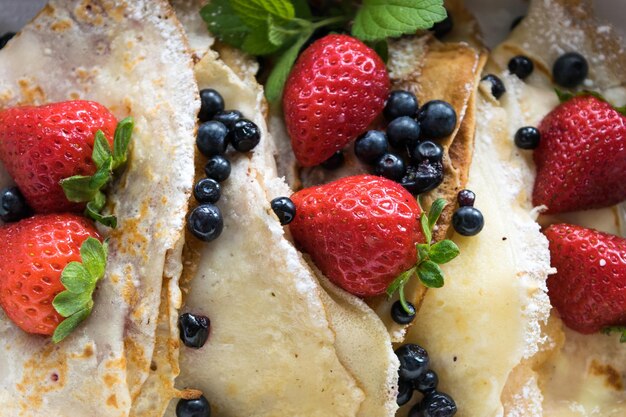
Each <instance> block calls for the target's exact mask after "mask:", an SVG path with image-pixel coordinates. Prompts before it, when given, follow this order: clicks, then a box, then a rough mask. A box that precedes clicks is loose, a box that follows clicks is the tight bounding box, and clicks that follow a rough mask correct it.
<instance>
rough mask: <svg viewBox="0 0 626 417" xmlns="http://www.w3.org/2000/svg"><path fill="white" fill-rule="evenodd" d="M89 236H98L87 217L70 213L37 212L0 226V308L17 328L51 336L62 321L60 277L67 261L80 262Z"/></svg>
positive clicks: (91, 265)
mask: <svg viewBox="0 0 626 417" xmlns="http://www.w3.org/2000/svg"><path fill="white" fill-rule="evenodd" d="M89 237H93V238H95V239H99V236H98V233H97V231H96V229H95V228H94V226H93V224H92V223H91V221H89V220H87V219H85V218H83V217H80V216H77V215H75V214H44V215H36V216H34V217H31V218H28V219H24V220H21V221H20V222H18V223H11V224H7V225H5V226H2V227H0V241H2V245H0V265H2V268H1V269H0V307H2V309H3V310H4V311H5V313H6V314H7V316H8V317H9V318H10V319H11V320H12V321H13V322H14V323H15V324H16V325H17V326H19V327H20V328H21V329H22V330H24V331H26V332H28V333H34V334H42V335H52V334H53V333H54V332H55V329H56V328H57V326H59V323H61V322H62V321H63V316H62V315H61V314H59V312H57V309H56V307H57V300H55V297H56V296H57V295H58V294H59V293H62V292H63V291H64V290H65V289H66V288H65V287H64V283H66V281H65V280H64V283H62V282H61V276H62V274H65V272H63V271H64V268H66V266H67V265H68V264H69V263H70V262H80V261H81V259H82V258H81V245H83V243H84V242H86V241H87V239H88V238H89ZM98 244H99V243H98ZM83 260H84V259H83ZM93 265H94V264H93V262H91V263H90V264H89V265H87V264H86V266H87V269H92V268H93ZM70 281H71V279H70ZM85 282H87V281H81V283H80V284H81V285H83V286H85ZM53 300H54V304H55V305H53ZM85 302H87V301H85ZM61 311H63V310H61ZM65 315H66V316H69V315H70V314H65Z"/></svg>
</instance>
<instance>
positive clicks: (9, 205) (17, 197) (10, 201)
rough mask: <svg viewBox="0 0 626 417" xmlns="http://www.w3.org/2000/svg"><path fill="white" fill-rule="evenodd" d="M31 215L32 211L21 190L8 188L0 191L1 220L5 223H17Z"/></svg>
mask: <svg viewBox="0 0 626 417" xmlns="http://www.w3.org/2000/svg"><path fill="white" fill-rule="evenodd" d="M30 213H31V210H30V208H29V207H28V205H27V204H26V200H25V199H24V196H23V195H22V193H21V192H20V190H19V188H17V187H8V188H3V189H2V191H0V219H1V220H2V221H3V222H5V223H9V222H16V221H18V220H22V219H23V218H26V217H28V216H30Z"/></svg>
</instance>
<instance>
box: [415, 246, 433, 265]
mask: <svg viewBox="0 0 626 417" xmlns="http://www.w3.org/2000/svg"><path fill="white" fill-rule="evenodd" d="M428 252H430V245H429V244H427V243H418V244H417V262H418V263H419V262H421V261H426V260H428Z"/></svg>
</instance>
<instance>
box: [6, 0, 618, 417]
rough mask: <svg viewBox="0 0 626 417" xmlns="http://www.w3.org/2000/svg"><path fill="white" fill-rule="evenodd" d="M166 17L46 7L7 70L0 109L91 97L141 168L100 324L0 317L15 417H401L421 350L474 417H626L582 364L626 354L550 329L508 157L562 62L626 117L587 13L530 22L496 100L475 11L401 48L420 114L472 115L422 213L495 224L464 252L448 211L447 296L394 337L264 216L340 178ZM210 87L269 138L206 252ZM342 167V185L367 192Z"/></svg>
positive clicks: (120, 192) (116, 188) (451, 143)
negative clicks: (44, 332)
mask: <svg viewBox="0 0 626 417" xmlns="http://www.w3.org/2000/svg"><path fill="white" fill-rule="evenodd" d="M172 3H173V8H172V7H171V6H170V5H169V4H167V3H166V2H164V1H160V0H157V1H130V0H128V1H118V2H109V1H104V0H101V1H88V2H85V1H78V0H76V1H69V0H68V1H63V0H58V1H51V2H50V3H49V5H48V6H47V7H46V8H45V9H44V10H43V11H42V12H41V14H40V15H39V16H38V17H36V18H35V20H34V21H32V22H31V23H29V24H28V25H27V26H26V27H25V28H24V29H23V30H22V32H21V33H20V34H19V35H18V36H17V37H16V38H15V39H13V40H12V41H11V42H10V43H9V45H8V46H7V47H6V48H5V49H4V50H2V51H1V52H0V56H1V58H2V59H0V105H1V106H2V107H5V106H12V105H18V104H40V103H45V102H51V101H60V100H65V99H74V98H86V99H91V100H95V101H98V102H101V103H103V104H104V105H106V106H107V107H108V108H110V109H111V110H112V111H113V112H114V113H115V114H116V116H118V117H120V118H121V117H124V116H126V115H129V114H131V115H133V117H134V118H135V120H136V129H135V132H134V139H133V145H132V148H131V156H130V160H129V165H128V168H127V170H126V172H125V174H124V176H123V177H122V178H121V179H119V181H117V182H116V183H115V184H114V185H113V186H112V188H111V189H110V190H109V195H110V197H109V201H110V203H109V206H108V207H107V210H108V211H109V212H111V213H113V214H116V215H117V216H118V218H119V219H120V225H119V226H118V228H117V229H115V230H113V231H111V230H103V234H104V235H106V236H108V237H109V238H110V242H111V255H110V259H109V263H108V265H107V274H106V276H105V278H104V279H103V280H102V281H101V283H100V285H99V288H98V291H97V298H96V302H95V308H94V312H93V314H92V316H91V317H90V318H88V319H87V320H86V321H85V323H84V324H83V325H82V326H81V327H80V328H79V329H78V330H76V331H75V332H74V333H73V334H72V335H70V336H69V337H68V338H67V339H66V340H64V341H63V342H61V343H59V344H58V345H54V344H52V343H51V342H50V341H48V340H47V339H43V338H40V337H38V336H29V335H26V334H25V333H23V332H22V331H21V330H19V329H18V328H17V327H16V326H14V325H13V324H12V323H11V322H10V321H9V320H8V319H7V318H6V317H5V316H4V315H0V347H1V349H2V350H1V353H2V354H1V355H0V374H1V375H2V378H0V409H1V410H2V412H1V414H2V415H7V416H8V415H11V416H38V417H46V416H72V417H80V416H116V417H117V416H160V415H166V416H168V417H174V415H175V411H174V409H175V406H176V402H177V398H178V397H181V396H190V395H191V396H193V395H196V393H195V392H194V391H191V390H200V391H201V392H202V393H203V395H204V396H205V397H206V398H207V399H208V400H209V402H210V403H211V404H212V409H213V415H214V416H217V417H242V416H247V417H252V416H254V417H270V416H285V415H296V416H307V417H308V416H312V417H313V416H315V417H328V416H337V417H343V416H346V417H347V416H359V417H381V416H389V417H391V416H394V415H398V416H405V415H406V414H407V412H408V408H407V409H404V408H403V409H401V410H399V411H398V407H397V405H396V395H397V368H398V361H397V359H396V357H395V355H394V353H393V348H394V346H398V344H401V343H409V342H410V343H419V344H421V345H423V346H425V347H426V348H427V349H428V351H429V353H430V355H431V360H432V367H433V369H436V370H437V372H438V373H439V376H440V385H441V387H442V389H443V390H445V391H446V392H448V393H450V394H451V395H452V396H453V398H454V399H455V401H456V402H457V405H458V408H459V412H458V414H457V415H459V416H470V417H474V416H479V417H483V416H487V417H489V416H498V415H507V416H522V415H523V416H534V415H537V416H542V415H545V416H561V415H564V416H565V415H567V416H570V415H572V416H578V415H581V416H584V415H591V414H585V413H584V412H585V411H584V410H585V407H587V409H589V410H591V408H589V407H591V405H590V404H591V403H590V402H589V401H597V406H598V407H604V408H599V410H601V412H602V415H605V416H607V415H608V416H618V415H623V413H624V408H623V407H626V405H624V403H625V402H626V399H625V398H624V391H623V388H620V389H618V390H613V391H611V388H610V387H608V388H607V387H606V386H605V385H603V384H602V382H603V379H602V375H600V376H597V377H596V378H597V379H594V377H590V376H589V375H587V367H584V368H583V367H582V366H581V362H584V361H589V360H590V359H589V358H591V357H592V358H593V359H594V360H595V361H596V362H597V363H598V364H599V366H600V367H605V368H606V367H607V366H610V367H612V369H617V370H618V371H617V372H618V373H620V374H622V375H623V372H624V353H623V348H622V349H621V350H620V347H619V346H618V344H617V343H616V341H615V340H614V338H609V337H607V336H603V335H598V336H581V335H577V334H575V333H574V332H571V331H568V330H564V329H563V326H562V325H561V324H560V322H559V320H558V319H557V318H556V317H552V318H551V319H550V321H548V317H549V312H550V305H549V301H548V297H547V295H546V288H545V279H546V277H547V275H548V274H549V273H550V272H552V270H551V269H550V263H549V252H548V244H547V240H546V239H545V238H544V237H543V235H542V234H541V233H540V227H539V225H538V223H537V222H536V219H537V212H536V211H535V210H533V207H532V206H531V203H530V198H529V196H530V192H531V190H532V183H533V175H534V174H533V169H534V168H533V166H532V163H531V161H530V159H529V158H527V156H525V155H524V154H522V153H521V152H520V151H518V150H517V149H516V148H515V147H514V145H513V142H512V140H511V138H512V136H513V133H514V132H515V131H516V130H517V129H518V128H519V127H520V126H522V125H528V124H536V123H537V122H538V121H539V120H540V119H541V117H543V115H544V114H545V113H546V112H547V111H549V110H550V109H551V108H552V107H554V105H556V96H555V97H554V98H552V93H551V88H550V71H549V70H548V69H549V68H550V65H549V63H550V62H552V61H553V60H554V56H556V55H558V54H559V53H562V52H563V50H568V49H571V48H574V49H576V50H578V51H584V52H585V53H586V55H587V56H600V55H603V56H604V57H605V60H603V61H602V62H601V63H600V64H598V65H597V66H596V68H595V70H594V71H592V73H591V74H590V77H589V78H590V80H591V81H592V82H593V83H595V86H594V87H597V89H600V90H601V91H603V92H604V93H605V94H606V95H607V96H609V97H611V98H615V99H616V101H618V102H619V100H622V102H621V103H620V104H624V103H623V102H624V101H626V100H623V97H624V82H623V76H622V72H621V70H620V68H623V67H624V66H623V64H624V62H623V61H624V54H623V52H622V51H621V50H619V51H618V49H619V44H616V43H615V42H620V41H619V40H615V39H614V36H615V35H614V34H613V33H612V32H611V31H610V30H608V31H598V30H596V27H597V23H596V22H595V20H594V19H593V16H592V15H591V13H590V12H589V10H590V9H588V8H586V7H588V6H589V5H588V4H587V2H585V1H575V2H574V1H566V0H559V1H550V2H548V1H544V0H540V1H534V2H531V3H532V4H531V10H530V12H529V15H528V16H527V18H526V19H524V21H523V23H522V24H521V25H520V26H519V27H518V28H517V29H516V30H515V31H514V32H513V33H512V34H511V37H510V39H509V40H508V41H507V42H505V43H504V44H503V45H502V46H500V47H499V48H497V49H496V50H495V51H494V52H493V54H492V56H491V59H490V61H489V63H488V64H487V68H488V70H487V71H488V72H492V73H496V74H498V75H499V76H500V77H501V78H502V79H503V80H504V82H505V84H506V87H507V94H506V95H505V96H503V97H502V99H500V100H495V99H494V98H493V96H492V95H491V93H490V91H489V86H488V85H486V84H485V83H480V79H481V77H482V76H483V75H484V74H486V73H487V72H486V71H484V68H483V67H484V66H485V63H486V62H487V53H486V50H485V49H484V48H483V47H482V46H481V44H480V41H479V33H478V28H477V25H476V23H475V22H474V20H473V19H472V17H471V15H469V13H468V12H467V11H466V10H465V9H464V8H463V5H462V4H461V2H460V1H450V2H447V7H448V9H449V10H450V12H451V14H452V16H453V18H454V19H455V23H456V24H455V29H454V31H453V32H452V33H450V34H449V35H447V37H446V38H445V39H444V40H443V41H439V40H436V39H434V37H433V36H432V35H431V34H419V35H415V36H410V37H405V38H402V39H400V40H397V41H394V42H391V43H390V45H389V47H390V48H389V49H390V59H389V63H388V66H389V71H390V76H391V79H392V83H393V86H394V88H402V89H408V90H411V91H413V92H415V93H416V95H417V96H418V98H419V100H420V102H421V103H424V102H426V101H428V100H430V99H442V100H446V101H448V102H450V103H451V104H452V105H453V107H454V108H455V110H456V112H457V114H458V116H459V117H458V125H457V128H456V129H455V132H454V133H453V134H452V135H451V136H450V137H449V138H447V139H445V140H444V142H443V145H444V149H445V155H446V156H445V158H444V166H445V181H444V184H443V185H442V186H441V187H439V188H438V189H437V190H435V191H434V192H432V193H431V195H429V196H427V197H428V199H429V200H430V201H432V200H433V199H434V198H437V197H443V198H445V199H446V200H448V201H453V199H454V198H455V195H456V193H457V192H458V191H459V190H460V189H463V188H465V187H467V188H470V189H472V190H473V191H475V192H476V194H477V195H478V199H477V202H476V206H477V207H478V208H479V209H480V210H481V211H482V212H483V214H484V216H485V218H486V224H485V228H484V229H483V231H482V232H481V234H480V235H478V236H476V237H473V238H463V237H460V236H456V235H454V236H452V231H451V230H449V227H448V226H449V223H450V218H451V211H450V210H451V208H450V209H448V211H446V212H444V215H443V217H442V220H441V222H440V224H439V229H438V231H437V238H438V239H439V238H442V237H444V236H448V237H449V236H452V238H453V239H454V240H455V241H456V242H457V244H458V245H459V247H460V248H461V256H460V257H459V258H457V259H456V260H454V261H452V262H451V263H449V264H447V265H445V266H444V267H443V268H444V271H445V274H446V277H447V281H446V285H445V286H444V287H443V288H441V289H437V290H429V291H425V289H424V288H423V287H421V285H419V284H418V283H417V280H415V283H413V284H412V287H411V288H410V289H408V291H407V294H409V296H410V298H411V299H412V301H414V302H415V304H416V305H421V308H420V310H419V312H418V315H417V320H416V321H415V324H414V325H413V326H412V327H410V328H406V327H404V326H399V325H397V324H394V323H393V322H392V321H391V320H390V316H389V307H390V305H391V302H393V300H387V299H377V300H368V303H369V305H368V304H366V303H365V302H363V301H362V300H360V299H358V298H356V297H354V296H352V295H350V294H348V293H346V292H344V291H342V290H340V289H338V288H337V287H335V286H334V285H333V284H332V283H330V282H329V281H328V280H327V279H326V278H325V277H323V276H322V274H321V273H320V272H319V271H318V270H317V269H316V268H315V266H314V265H313V264H312V263H311V262H310V260H308V259H305V258H304V257H303V256H302V255H301V254H300V253H299V252H298V251H297V250H296V249H295V247H294V246H293V244H292V243H291V240H290V236H289V234H288V232H287V230H286V229H284V228H283V227H282V226H281V225H280V223H279V221H278V219H277V218H276V217H275V215H274V214H273V212H272V210H271V208H270V203H269V202H270V201H271V200H272V199H273V198H274V197H278V196H284V195H290V194H291V192H292V189H290V187H289V185H290V186H291V187H293V188H297V187H300V186H302V185H310V184H314V183H319V182H326V181H329V180H330V179H332V178H330V177H327V175H328V172H322V171H320V170H317V169H315V168H313V169H308V170H302V169H298V168H297V167H296V166H295V165H294V162H293V156H292V154H291V151H290V150H289V148H288V143H289V140H288V138H287V136H286V134H285V129H284V126H283V121H282V120H281V117H280V116H279V115H280V114H281V112H280V109H277V108H272V109H270V108H269V106H268V105H267V103H266V102H265V100H264V97H263V88H262V86H260V85H259V84H257V82H256V80H255V77H254V75H255V73H256V69H257V67H256V62H255V61H254V60H252V59H251V58H250V57H247V56H244V55H242V54H241V53H239V52H238V51H235V50H232V49H230V48H228V47H225V46H223V45H220V44H214V42H213V39H212V38H211V37H210V36H209V34H208V32H207V31H206V29H205V26H204V24H203V22H202V20H201V19H200V16H199V14H198V10H199V9H200V7H201V6H202V4H203V3H204V2H203V1H199V0H178V1H173V2H172ZM574 3H575V4H574ZM573 6H576V7H573ZM174 10H175V11H176V13H174ZM572 13H573V14H574V15H572ZM178 19H180V22H182V23H180V22H179V20H178ZM185 32H186V34H185ZM538 33H541V34H543V35H542V36H537V34H538ZM544 35H545V36H544ZM520 52H523V53H524V54H526V55H528V56H531V57H532V58H533V60H535V62H539V63H544V64H543V68H541V67H540V68H539V69H540V71H536V74H535V75H533V76H532V77H531V78H530V79H529V80H527V82H521V81H520V80H518V79H516V78H515V77H513V76H511V75H510V74H508V73H507V72H506V70H505V68H506V63H507V62H508V59H509V58H510V57H511V56H512V55H516V54H518V53H520ZM620 78H621V79H622V81H621V80H620ZM203 88H214V89H216V90H218V91H219V92H220V93H221V94H222V96H223V97H224V99H225V102H226V106H227V107H228V108H234V109H238V110H240V111H241V112H242V113H243V114H244V115H245V116H246V117H247V118H249V119H250V120H252V121H253V122H255V123H256V124H257V125H258V126H259V127H260V129H261V143H260V145H259V146H258V147H257V148H255V150H254V151H253V152H252V153H249V154H238V155H237V156H234V157H233V158H232V159H231V163H232V173H231V176H230V178H229V179H228V180H227V181H226V182H225V183H224V187H223V195H222V199H221V200H220V203H219V204H220V208H221V210H222V212H223V214H224V223H225V224H224V232H223V234H222V236H221V237H220V239H218V240H216V241H215V242H211V243H200V242H198V241H196V240H194V239H193V238H192V237H191V236H188V237H187V238H186V239H185V232H184V222H185V215H186V213H187V210H188V204H189V196H190V191H191V188H192V186H193V183H194V179H195V177H196V176H197V177H198V178H200V177H201V176H202V168H203V161H202V159H201V158H200V157H199V156H198V155H196V156H195V165H194V152H195V151H194V149H195V146H194V135H195V127H196V123H197V122H196V115H197V112H198V107H199V104H198V90H199V89H203ZM268 126H269V129H268ZM347 157H348V163H347V164H346V167H345V168H344V169H342V170H340V171H336V172H334V173H333V174H332V175H341V176H345V175H348V174H352V173H361V172H364V169H365V168H364V167H362V166H360V165H359V164H358V163H357V162H356V160H355V159H354V157H353V156H351V155H348V156H347ZM194 166H195V171H194ZM277 167H278V168H277ZM5 177H6V176H5V175H4V174H3V176H2V177H1V178H3V184H2V185H5V183H7V180H5V179H4V178H5ZM282 177H284V178H286V179H287V182H288V183H289V185H287V183H286V182H285V180H284V179H283V178H282ZM581 216H585V217H588V215H581ZM614 232H615V231H614ZM185 240H186V241H187V243H186V245H185V246H184V250H183V244H184V242H185ZM181 290H182V291H181ZM183 312H193V313H196V314H203V315H206V316H208V317H209V318H210V319H211V333H210V337H209V339H208V341H207V343H206V344H205V346H204V347H202V348H201V349H197V350H196V349H190V348H187V347H185V346H182V347H181V345H180V342H179V336H178V328H177V325H176V322H177V319H178V316H179V314H180V313H183ZM394 344H395V345H394ZM53 374H54V375H56V378H52V375H53ZM620 380H621V379H620ZM563 381H565V382H563ZM568 384H569V385H568ZM563 386H568V387H575V388H570V389H568V390H566V391H564V390H563V389H562V388H563ZM590 390H598V392H594V394H593V395H590V394H589V392H590ZM581 395H582V396H581ZM590 398H591V399H590ZM600 398H602V399H603V401H604V402H601V400H600ZM585 401H587V402H585ZM577 407H578V409H579V410H580V409H581V408H580V407H582V410H583V411H581V412H579V414H576V412H577V411H575V410H576V409H577ZM620 407H622V408H620Z"/></svg>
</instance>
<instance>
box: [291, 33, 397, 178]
mask: <svg viewBox="0 0 626 417" xmlns="http://www.w3.org/2000/svg"><path fill="white" fill-rule="evenodd" d="M389 86H390V83H389V76H388V74H387V69H386V67H385V63H384V62H383V61H382V59H380V57H379V56H378V55H377V54H376V52H374V50H372V49H371V48H369V47H368V46H366V45H365V44H364V43H363V42H361V41H359V40H357V39H355V38H353V37H350V36H347V35H328V36H325V37H323V38H322V39H319V40H318V41H316V42H314V43H313V44H312V45H311V46H310V47H309V48H307V49H306V50H305V51H304V52H303V53H302V55H300V57H299V58H298V61H297V62H296V64H295V66H294V68H293V70H292V71H291V74H290V75H289V78H288V79H287V82H286V84H285V90H284V94H283V111H284V116H285V124H286V125H287V131H288V133H289V136H290V137H291V145H292V147H293V152H294V154H295V156H296V158H297V159H298V161H299V162H300V164H301V165H302V166H305V167H308V166H314V165H318V164H320V163H322V162H324V161H326V160H327V159H328V158H330V157H331V156H332V155H333V154H334V153H335V152H336V151H338V150H339V149H341V148H343V147H344V146H345V145H347V144H348V143H349V142H350V141H351V140H353V139H355V138H356V137H357V136H358V135H360V134H361V133H363V132H364V131H365V130H366V129H367V127H368V125H369V124H370V123H372V121H373V120H374V119H375V118H376V117H377V116H378V115H379V114H380V113H381V112H382V110H383V108H384V106H385V100H386V99H387V97H388V95H389Z"/></svg>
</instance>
